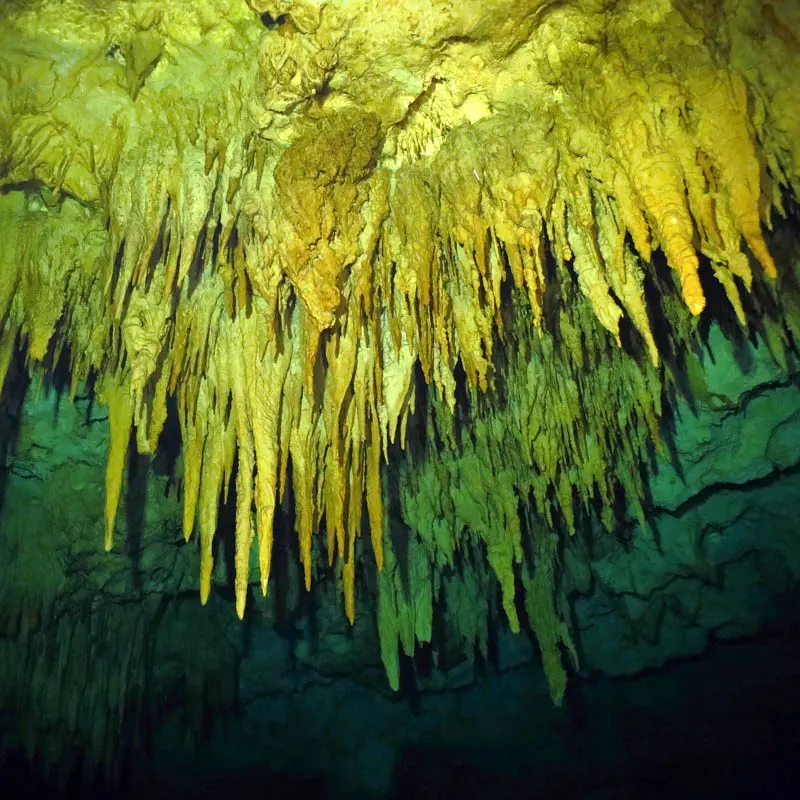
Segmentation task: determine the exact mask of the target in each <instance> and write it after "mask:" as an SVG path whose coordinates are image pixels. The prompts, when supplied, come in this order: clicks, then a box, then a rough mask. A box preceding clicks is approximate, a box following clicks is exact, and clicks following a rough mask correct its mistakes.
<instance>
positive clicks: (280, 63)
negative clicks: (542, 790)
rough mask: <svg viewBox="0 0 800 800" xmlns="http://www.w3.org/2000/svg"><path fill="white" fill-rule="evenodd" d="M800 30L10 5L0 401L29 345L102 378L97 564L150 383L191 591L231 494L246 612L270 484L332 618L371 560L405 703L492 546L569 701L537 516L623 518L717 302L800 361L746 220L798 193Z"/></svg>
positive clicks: (478, 0) (790, 19) (542, 18)
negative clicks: (106, 418) (399, 535)
mask: <svg viewBox="0 0 800 800" xmlns="http://www.w3.org/2000/svg"><path fill="white" fill-rule="evenodd" d="M799 32H800V8H799V7H791V8H790V7H789V4H786V3H778V2H767V1H766V0H763V2H759V1H757V0H751V2H746V1H745V2H741V1H740V0H727V2H726V0H715V1H714V2H701V1H700V0H628V1H626V0H618V1H614V0H573V1H572V2H568V1H566V0H558V1H557V0H527V1H525V0H516V1H515V2H507V1H501V0H464V1H463V2H459V3H453V2H449V1H448V0H443V1H442V2H414V1H412V0H409V2H399V1H398V0H387V1H386V2H383V1H381V2H367V0H354V1H353V2H346V1H345V0H331V2H325V1H324V0H322V1H320V2H287V1H286V0H280V1H278V2H268V1H267V0H263V1H262V0H250V3H249V5H248V4H247V3H245V2H244V1H243V0H216V2H212V0H199V2H198V1H196V0H141V1H139V0H133V1H131V2H124V1H123V0H109V1H108V2H103V1H102V0H64V2H59V3H52V2H45V0H19V1H18V2H13V1H12V2H6V3H4V4H3V5H2V8H0V182H1V183H2V187H3V193H2V195H1V196H0V230H2V236H0V260H1V262H2V263H1V264H0V379H1V378H2V377H3V376H4V375H5V372H6V370H7V369H8V366H9V363H10V362H11V359H12V358H13V357H15V353H22V354H23V355H24V358H25V359H26V364H27V368H28V370H29V371H30V372H31V373H41V372H49V371H53V370H55V369H56V368H58V367H59V366H60V365H65V366H66V368H67V369H68V371H69V374H70V376H71V381H72V389H73V392H74V391H75V390H76V389H77V387H78V386H79V385H80V384H81V383H82V382H84V381H90V382H94V385H95V387H96V390H97V394H98V397H99V398H100V400H101V401H102V402H103V403H104V404H106V405H107V406H108V409H109V413H110V445H109V456H108V471H107V501H106V506H107V507H106V529H107V530H106V548H107V549H110V548H111V547H113V546H114V540H113V534H114V524H115V517H116V513H117V506H118V502H119V498H120V494H121V491H122V486H123V472H124V465H125V460H126V454H127V451H128V447H129V442H130V441H131V439H132V432H133V440H134V441H135V444H136V447H137V448H138V449H139V451H140V452H142V453H153V452H154V451H155V449H156V447H157V445H158V442H159V438H160V436H161V434H162V432H163V429H164V425H165V422H166V420H167V416H168V407H169V405H170V403H171V402H172V401H171V400H170V398H173V399H174V403H175V407H176V408H177V414H178V417H179V421H180V430H181V437H182V447H183V489H184V533H185V535H186V537H187V539H189V538H190V537H191V535H192V533H193V531H194V530H195V528H196V529H197V530H198V533H199V543H200V545H199V546H200V552H201V568H200V572H201V575H200V594H201V598H202V599H203V601H205V600H206V599H207V598H208V596H209V593H210V591H211V588H212V579H213V576H214V570H215V548H214V536H215V532H216V529H217V522H218V520H217V514H218V505H219V500H220V496H221V495H223V496H224V498H225V499H226V500H227V499H228V497H229V493H230V495H231V499H232V498H233V496H235V503H236V552H235V574H236V578H235V595H236V607H237V611H238V613H239V615H240V616H242V615H243V614H244V613H245V604H246V598H247V592H248V585H249V580H250V577H251V576H252V575H255V574H257V575H258V577H259V580H260V584H261V588H262V590H263V591H266V590H267V586H268V581H269V575H270V558H271V546H272V531H273V520H274V514H275V509H276V503H278V502H280V501H281V499H282V498H284V496H285V494H286V492H287V489H288V488H289V487H290V489H291V494H292V496H293V502H294V520H295V525H296V533H297V537H298V543H299V554H300V558H301V560H302V563H303V565H304V570H305V582H306V585H307V586H308V585H309V584H310V581H311V579H312V575H313V574H314V572H315V570H316V569H317V567H316V561H317V560H316V559H315V557H314V553H315V552H317V551H318V550H319V549H320V547H321V545H324V550H325V552H326V553H327V558H328V560H329V563H331V564H333V565H335V567H336V569H337V571H338V574H339V575H340V580H341V584H342V587H343V595H344V605H345V609H346V613H347V615H348V617H349V618H350V619H351V620H352V619H353V616H354V614H355V584H356V574H357V567H358V565H359V564H362V562H363V563H364V564H366V563H367V561H368V563H369V565H370V566H371V565H372V564H374V566H375V568H376V569H377V571H378V589H379V599H380V602H379V626H380V630H381V641H382V647H383V655H384V660H385V662H386V666H387V671H388V673H389V677H390V681H391V683H392V684H393V685H395V686H396V685H397V681H398V673H397V670H398V667H397V644H398V641H400V642H401V644H402V645H403V647H404V649H406V651H409V650H413V647H414V640H415V638H416V639H417V640H418V641H429V640H430V637H431V630H430V628H431V617H432V613H433V612H432V607H433V604H434V598H436V597H437V596H439V594H440V592H441V591H443V590H444V591H445V593H446V594H447V595H448V608H449V609H451V610H452V609H456V610H457V609H459V608H461V607H463V606H465V605H471V609H472V610H471V611H470V613H464V614H463V615H462V616H463V619H464V622H463V625H461V627H460V633H461V635H462V637H463V638H464V641H465V643H467V644H469V643H471V642H472V643H474V642H476V641H477V642H481V641H482V640H483V638H484V634H483V633H481V623H479V622H475V619H476V618H477V617H479V616H480V613H481V610H480V609H481V608H482V607H483V606H481V603H483V604H484V605H485V603H486V602H488V601H486V600H485V598H483V596H482V595H481V594H480V592H478V593H476V592H475V591H474V586H476V585H478V584H479V583H480V580H479V578H478V577H476V575H478V573H480V572H481V569H482V567H481V566H480V564H483V563H484V562H485V563H487V564H488V566H489V568H490V574H491V575H492V576H493V580H496V581H497V582H498V583H499V587H500V591H501V594H502V605H503V608H504V609H505V612H506V616H507V617H508V620H509V623H510V625H511V627H512V628H513V629H518V628H519V620H518V615H517V610H516V607H515V603H514V596H515V582H520V581H521V583H522V585H523V587H524V590H525V607H526V610H527V613H528V616H529V619H530V622H531V625H532V627H533V628H534V630H535V632H536V634H537V637H538V639H539V642H540V644H541V646H542V650H543V654H544V660H545V668H546V670H547V672H548V676H549V677H550V678H551V683H552V684H553V686H554V695H555V696H556V697H557V698H559V697H560V696H561V694H562V693H563V675H562V673H563V669H562V668H561V666H560V656H559V655H558V652H559V648H560V646H561V645H564V646H566V647H567V649H569V648H570V647H571V644H570V637H569V633H568V631H567V629H566V625H565V624H564V622H563V621H562V618H563V614H562V613H560V612H559V610H558V609H557V607H556V606H557V600H556V597H555V595H556V592H555V588H554V584H555V582H556V578H555V577H554V574H553V573H554V570H556V562H557V555H556V546H557V541H558V539H557V536H556V534H555V533H553V531H560V530H562V529H563V530H564V531H565V532H566V531H571V530H574V528H575V526H576V524H577V522H576V520H577V517H579V516H580V515H582V514H586V513H589V511H590V510H591V509H592V508H594V509H595V510H597V509H599V511H600V513H601V516H602V519H603V521H604V523H605V524H606V526H607V527H608V528H609V529H611V528H613V525H614V513H615V512H614V508H613V507H614V503H615V497H616V496H617V495H618V493H619V492H622V493H623V496H624V498H625V503H626V504H627V506H628V507H629V508H630V509H632V513H634V514H639V515H640V514H641V505H642V502H643V498H644V496H645V489H644V477H643V473H642V465H643V464H644V462H645V460H646V455H647V448H648V447H650V446H658V444H659V440H660V434H659V419H660V417H661V413H662V400H663V398H664V397H667V396H668V395H669V392H670V391H671V389H672V388H674V378H673V373H674V370H673V368H672V367H674V366H675V365H680V364H681V363H682V358H683V354H685V353H686V352H687V351H688V349H689V346H690V342H691V340H692V337H693V335H694V333H693V331H694V323H693V317H696V316H697V315H700V314H702V313H703V312H704V309H706V305H707V302H708V294H709V291H708V289H707V287H708V286H714V287H717V286H718V287H720V289H721V292H720V293H719V294H722V293H724V297H725V298H727V299H726V300H725V302H724V305H725V308H724V309H722V307H721V306H722V305H723V304H720V308H719V309H716V310H715V311H714V313H715V315H719V314H723V315H724V314H728V313H729V314H730V315H731V316H732V317H735V319H736V320H738V324H740V325H741V326H744V327H747V326H750V327H751V329H752V330H757V331H758V332H759V334H760V335H761V336H762V337H763V338H764V339H765V340H766V341H767V342H768V343H769V345H770V347H771V348H773V349H774V350H775V352H776V353H778V352H780V351H782V350H783V349H785V348H786V347H788V346H789V343H790V341H791V332H792V330H793V326H795V325H796V323H797V317H798V314H797V303H796V299H794V300H792V299H791V293H790V292H789V291H788V290H787V291H786V292H784V291H782V287H783V285H784V283H785V280H784V276H785V275H788V274H790V273H791V265H788V264H780V263H776V260H775V259H774V258H773V256H772V255H771V254H770V251H769V248H768V246H767V244H766V243H765V240H764V233H765V231H766V230H768V229H770V228H771V226H772V221H773V216H774V215H775V212H776V211H777V212H778V214H783V213H784V211H785V208H784V205H785V203H787V202H793V199H794V198H795V197H796V194H797V190H798V177H799V176H800V149H799V148H800V136H798V133H800V89H799V88H798V87H800V81H798V77H800V56H799V55H798V53H799V49H798V38H797V37H798V33H799ZM776 279H777V280H776ZM715 291H716V289H715ZM705 313H706V314H708V313H709V311H708V310H707V311H706V312H705ZM795 335H796V334H795ZM462 378H463V380H462ZM461 384H463V387H462V385H461ZM421 389H424V391H422V395H420V391H421ZM420 396H424V398H425V402H424V408H423V409H419V408H418V407H417V406H418V401H419V398H420ZM420 418H421V421H419V422H418V423H416V426H417V433H416V435H415V436H414V437H411V436H410V434H409V431H408V430H407V426H408V424H409V419H412V420H414V419H420ZM412 439H413V442H412V441H411V440H412ZM396 445H399V447H398V446H396ZM406 445H408V447H407V451H408V452H407V453H406V454H404V453H402V452H401V450H402V449H403V448H406ZM412 451H414V452H412ZM415 453H416V455H415ZM392 455H393V456H394V459H395V461H396V463H397V465H398V466H397V467H396V471H395V472H392V476H393V480H392V485H393V486H394V487H395V490H394V491H393V490H391V489H390V487H389V485H388V484H389V479H388V477H387V474H388V473H389V471H390V470H389V467H387V461H388V460H390V456H392ZM394 495H396V496H394ZM395 502H396V503H397V504H399V505H398V507H399V510H400V516H401V517H402V519H403V521H404V524H405V525H406V526H407V529H408V530H407V533H406V538H407V541H406V544H405V547H404V550H405V553H404V556H403V558H404V561H405V562H406V564H405V567H404V568H403V569H402V570H401V569H400V568H399V567H398V564H397V560H398V556H397V555H396V554H395V552H394V549H396V548H393V545H392V542H393V541H394V540H396V537H393V535H392V531H391V527H392V526H391V522H390V517H391V515H390V514H389V513H388V511H387V508H388V505H387V504H389V503H395ZM362 526H363V528H364V532H365V533H367V532H368V534H369V538H371V547H370V546H369V545H367V544H366V543H365V541H362V540H361V538H360V534H361V531H362ZM317 534H320V535H321V537H322V540H323V541H322V542H321V543H317V542H316V537H317ZM531 543H532V544H531ZM476 548H477V549H476ZM367 553H369V554H370V555H369V559H367V555H366V554H367ZM475 553H479V555H477V556H475V557H473V555H471V554H475ZM253 554H256V555H257V558H256V557H255V556H254V555H253ZM251 561H252V562H253V563H252V564H251ZM453 564H458V565H459V567H458V571H459V574H460V576H461V578H462V579H463V580H462V582H461V583H460V584H458V586H456V585H452V586H451V585H450V584H447V585H444V584H443V581H444V582H445V583H446V581H445V578H443V577H441V576H442V575H443V574H444V572H443V570H444V568H445V567H446V566H448V565H450V566H452V565H453ZM515 565H516V566H515ZM364 568H365V569H366V568H367V566H365V567H364ZM515 570H516V571H517V572H516V573H515ZM401 573H402V575H401ZM473 573H474V574H473ZM481 574H482V573H481ZM515 574H516V576H517V577H516V578H515ZM471 582H472V583H471ZM476 582H477V583H476ZM443 586H444V589H443ZM471 586H472V587H473V588H472V589H471V588H470V587H471ZM482 598H483V599H482ZM476 603H477V604H478V606H480V608H478V611H475V604H476ZM454 613H460V612H457V611H456V612H454ZM484 616H485V614H484ZM483 624H484V625H485V622H484V623H483Z"/></svg>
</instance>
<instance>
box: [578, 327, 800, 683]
mask: <svg viewBox="0 0 800 800" xmlns="http://www.w3.org/2000/svg"><path fill="white" fill-rule="evenodd" d="M743 365H744V366H743ZM703 366H704V375H705V381H706V386H707V388H708V394H707V396H706V400H705V402H701V401H700V400H699V399H697V398H695V402H696V403H697V405H696V407H695V408H694V409H691V408H690V407H689V406H688V404H687V403H686V402H682V403H680V405H679V406H678V412H677V414H676V417H677V420H676V425H675V431H674V437H673V438H672V440H671V447H670V451H671V456H672V459H671V460H669V461H667V460H664V459H659V461H658V462H657V471H655V472H654V474H653V476H652V479H651V482H650V488H651V497H652V503H653V506H654V507H653V508H652V509H651V511H650V513H649V515H648V518H647V524H646V529H645V530H641V529H639V527H638V526H637V525H633V526H632V527H631V529H630V530H628V531H625V532H624V536H623V538H622V539H621V540H620V539H614V538H611V537H604V536H602V535H601V534H599V535H597V536H596V537H595V539H594V542H593V547H594V551H593V552H592V555H591V560H590V563H587V559H586V554H585V551H584V554H583V555H582V554H581V550H580V548H572V550H573V552H572V553H571V555H570V558H569V560H568V561H567V564H568V571H569V572H571V578H568V580H570V582H571V585H572V586H574V587H576V588H578V589H579V590H580V593H578V594H577V596H576V597H575V599H574V603H573V608H574V614H575V621H576V624H577V627H578V629H579V631H580V633H579V634H578V641H579V643H580V647H581V649H582V654H583V657H584V664H585V666H586V667H587V668H590V669H599V670H601V671H603V672H606V673H607V674H611V675H618V674H633V673H636V672H639V671H641V670H643V669H646V668H648V667H656V666H659V665H661V664H663V663H665V662H666V661H667V660H668V659H671V658H678V657H684V656H691V655H696V654H698V653H701V652H702V651H703V650H704V649H705V648H706V646H707V645H708V642H709V639H710V638H714V637H716V638H721V639H726V638H731V637H736V636H747V635H750V634H753V633H755V632H756V631H757V630H758V629H759V628H760V627H761V626H762V625H763V624H764V623H765V622H766V621H767V620H768V619H770V618H772V617H774V616H775V614H776V613H778V611H779V606H780V604H781V602H782V598H783V597H784V596H785V595H786V594H787V593H788V592H789V591H790V590H791V588H792V587H793V586H794V585H795V584H796V583H797V581H798V580H800V529H798V527H797V524H796V516H795V509H796V508H797V503H798V501H800V471H798V470H797V465H798V463H800V391H798V384H797V381H798V373H797V372H794V373H792V374H788V373H787V372H786V371H785V370H784V369H782V368H781V367H779V366H778V365H776V364H775V362H774V361H773V360H772V358H771V356H770V355H769V352H768V350H767V348H766V347H765V346H764V345H763V343H761V346H760V347H753V346H750V345H745V346H743V347H741V348H739V349H738V350H736V349H735V348H734V346H733V345H732V344H731V343H730V342H729V341H728V340H727V339H725V338H724V337H723V336H722V335H721V334H720V332H719V330H718V329H716V328H715V329H712V331H711V333H710V336H709V339H708V353H707V356H706V358H705V359H704V364H703Z"/></svg>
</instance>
